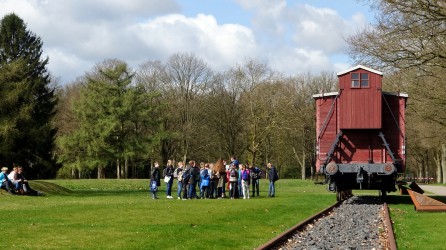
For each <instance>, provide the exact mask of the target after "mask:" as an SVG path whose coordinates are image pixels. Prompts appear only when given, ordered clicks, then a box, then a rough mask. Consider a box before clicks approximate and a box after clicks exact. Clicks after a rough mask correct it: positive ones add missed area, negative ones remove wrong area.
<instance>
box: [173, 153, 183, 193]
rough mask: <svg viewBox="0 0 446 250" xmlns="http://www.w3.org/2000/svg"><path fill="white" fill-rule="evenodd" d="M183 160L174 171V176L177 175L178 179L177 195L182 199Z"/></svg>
mask: <svg viewBox="0 0 446 250" xmlns="http://www.w3.org/2000/svg"><path fill="white" fill-rule="evenodd" d="M183 165H184V164H183V162H182V161H180V162H178V167H177V169H175V172H174V176H175V175H176V176H177V181H178V190H177V196H178V200H180V199H181V191H182V190H183V171H184V170H183V167H184V166H183Z"/></svg>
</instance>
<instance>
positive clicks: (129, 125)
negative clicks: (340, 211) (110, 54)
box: [55, 53, 337, 178]
mask: <svg viewBox="0 0 446 250" xmlns="http://www.w3.org/2000/svg"><path fill="white" fill-rule="evenodd" d="M336 85H337V79H336V77H335V75H334V74H332V73H322V74H321V75H318V76H312V75H311V74H307V75H304V76H298V77H285V76H283V75H282V74H280V73H278V72H275V71H273V70H271V69H270V68H269V67H268V66H267V65H265V64H262V63H259V62H256V61H254V60H247V61H246V62H245V63H244V64H243V65H238V66H236V67H234V68H231V69H229V70H227V71H225V72H214V71H212V70H211V69H210V68H209V67H208V66H207V64H206V63H205V62H204V61H203V60H201V59H199V58H198V57H196V56H195V55H193V54H181V53H179V54H174V55H172V56H170V57H169V58H168V59H167V60H166V61H165V62H160V61H148V62H146V63H143V64H142V65H140V66H139V67H138V69H131V68H130V67H129V66H128V65H127V63H126V62H124V61H121V60H117V59H109V60H105V61H103V62H100V63H98V64H97V65H96V66H95V67H94V68H93V69H92V70H91V71H90V72H88V73H86V74H85V75H84V76H82V77H80V78H78V79H77V80H76V81H75V82H74V83H72V84H69V85H67V86H65V88H62V89H61V90H60V92H59V98H60V101H59V109H58V113H57V115H56V124H59V126H58V136H57V139H56V142H57V143H56V144H57V149H56V151H55V152H56V155H57V156H58V160H59V162H60V163H61V164H62V165H63V167H62V168H61V170H59V175H60V176H64V177H72V178H82V177H94V178H104V177H116V178H139V177H147V174H148V171H147V168H148V167H149V165H150V164H151V163H152V162H154V161H160V162H167V160H168V159H175V160H177V161H180V160H181V161H188V160H189V159H195V160H197V161H203V162H215V161H216V160H218V159H220V158H223V159H229V157H230V156H231V155H236V156H238V158H239V159H240V160H241V161H242V162H249V163H253V164H254V165H257V166H264V165H266V163H267V162H270V161H271V162H274V163H275V164H277V165H278V166H280V168H281V171H282V174H283V175H284V176H288V177H294V178H296V177H301V176H302V175H303V178H305V176H310V175H311V174H314V167H311V166H314V143H313V141H314V138H313V134H314V133H313V132H314V126H315V122H314V105H313V100H312V97H311V95H312V94H313V93H319V92H329V91H333V90H334V89H335V88H336ZM301 170H303V171H304V172H302V171H301ZM301 173H302V175H301Z"/></svg>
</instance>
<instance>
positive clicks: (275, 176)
mask: <svg viewBox="0 0 446 250" xmlns="http://www.w3.org/2000/svg"><path fill="white" fill-rule="evenodd" d="M278 180H279V175H278V174H277V171H274V181H278Z"/></svg>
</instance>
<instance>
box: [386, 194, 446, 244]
mask: <svg viewBox="0 0 446 250" xmlns="http://www.w3.org/2000/svg"><path fill="white" fill-rule="evenodd" d="M428 196H430V197H432V198H434V199H437V200H440V201H442V202H444V203H446V197H441V196H431V195H428ZM388 202H389V207H390V213H391V215H390V216H391V218H392V221H393V222H394V224H393V228H394V232H395V235H396V240H397V244H398V249H423V250H427V249H432V250H441V249H446V237H445V234H446V213H445V212H441V213H439V212H417V211H415V208H414V205H413V202H412V200H411V198H410V196H408V195H406V196H399V195H395V196H389V201H388Z"/></svg>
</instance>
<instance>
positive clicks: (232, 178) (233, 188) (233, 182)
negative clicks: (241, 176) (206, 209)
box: [228, 164, 238, 199]
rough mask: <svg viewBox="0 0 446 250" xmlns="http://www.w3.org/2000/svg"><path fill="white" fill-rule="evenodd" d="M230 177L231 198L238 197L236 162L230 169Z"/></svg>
mask: <svg viewBox="0 0 446 250" xmlns="http://www.w3.org/2000/svg"><path fill="white" fill-rule="evenodd" d="M228 175H229V176H228V177H229V192H230V197H231V199H234V198H237V182H238V170H237V168H236V166H235V164H231V169H230V170H229V171H228Z"/></svg>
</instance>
